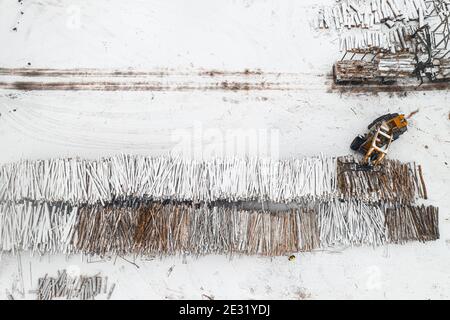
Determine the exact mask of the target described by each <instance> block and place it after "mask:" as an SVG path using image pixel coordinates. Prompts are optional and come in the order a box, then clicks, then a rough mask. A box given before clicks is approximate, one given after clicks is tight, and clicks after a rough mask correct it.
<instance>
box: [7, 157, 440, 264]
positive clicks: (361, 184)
mask: <svg viewBox="0 0 450 320" xmlns="http://www.w3.org/2000/svg"><path fill="white" fill-rule="evenodd" d="M354 161H355V160H354V159H353V158H352V157H341V158H308V159H290V160H277V161H274V160H268V159H222V160H213V161H193V160H190V161H189V160H181V159H176V158H171V157H156V158H148V157H137V156H125V155H122V156H117V157H111V158H106V159H100V160H96V161H87V160H77V159H57V160H49V161H36V162H29V161H22V162H20V163H16V164H8V165H4V166H3V167H2V168H1V170H0V173H1V174H0V191H1V192H0V196H1V199H0V251H2V252H13V253H15V252H17V251H21V250H29V251H31V252H36V253H40V254H45V253H65V254H73V253H83V254H88V255H100V256H106V255H111V254H114V255H125V254H135V255H167V254H168V255H173V254H191V255H195V256H198V255H203V254H210V253H216V254H227V255H233V254H259V255H269V256H273V255H283V254H290V253H292V252H298V251H311V250H314V249H317V248H327V247H333V246H355V245H371V246H377V245H382V244H384V243H390V242H394V243H401V242H403V241H412V240H420V241H429V240H434V239H437V238H438V236H439V234H438V231H437V230H438V229H437V228H438V225H437V223H438V219H437V215H438V212H437V208H434V207H424V206H421V207H418V206H415V205H414V202H415V200H416V199H419V198H425V199H426V198H427V194H426V189H425V184H424V179H423V176H422V170H421V167H420V166H416V165H415V164H412V163H409V164H404V163H400V162H398V161H392V160H387V161H386V162H385V164H384V165H383V166H382V169H381V170H377V171H375V172H361V171H351V170H350V171H349V170H347V167H346V165H345V163H346V162H354ZM47 197H48V199H47ZM255 200H256V201H258V202H260V201H262V202H264V201H269V202H271V203H275V204H278V205H285V206H286V207H285V209H282V210H279V209H278V210H272V209H267V208H266V209H265V208H264V205H263V206H262V208H260V209H249V208H248V206H247V207H246V206H244V204H245V203H247V202H248V201H255Z"/></svg>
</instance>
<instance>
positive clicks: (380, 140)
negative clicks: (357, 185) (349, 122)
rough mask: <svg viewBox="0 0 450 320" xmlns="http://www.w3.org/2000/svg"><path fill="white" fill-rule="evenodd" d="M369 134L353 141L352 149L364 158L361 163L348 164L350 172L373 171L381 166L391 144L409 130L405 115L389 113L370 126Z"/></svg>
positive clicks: (359, 136)
mask: <svg viewBox="0 0 450 320" xmlns="http://www.w3.org/2000/svg"><path fill="white" fill-rule="evenodd" d="M367 128H368V132H367V133H366V134H364V135H358V136H357V137H356V138H355V139H353V141H352V143H351V145H350V148H351V149H352V150H353V151H356V152H358V153H361V154H362V155H363V156H364V157H363V159H362V161H361V163H359V164H357V163H347V165H349V167H348V170H352V171H372V170H374V169H375V168H376V167H377V166H378V165H379V164H381V163H382V162H383V160H384V158H385V157H386V154H387V153H388V151H389V147H390V145H391V143H392V142H393V141H395V140H397V139H398V138H399V137H400V136H401V135H402V134H403V133H405V132H406V130H407V128H408V121H407V119H406V117H405V115H403V114H398V113H389V114H385V115H383V116H381V117H378V118H377V119H375V120H374V121H373V122H372V123H371V124H369V126H368V127H367Z"/></svg>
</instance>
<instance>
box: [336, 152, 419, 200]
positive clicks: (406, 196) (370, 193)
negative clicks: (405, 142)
mask: <svg viewBox="0 0 450 320" xmlns="http://www.w3.org/2000/svg"><path fill="white" fill-rule="evenodd" d="M353 162H354V159H353V158H352V157H340V158H338V159H337V185H338V188H339V194H340V195H341V196H342V197H345V198H349V197H351V198H357V199H361V200H374V201H376V200H383V201H389V200H394V201H396V202H402V203H411V202H414V201H415V199H416V198H422V199H427V191H426V187H425V182H424V178H423V174H422V167H421V166H420V165H416V164H415V163H401V162H400V161H396V160H389V161H385V162H384V163H383V166H381V167H379V168H378V170H371V171H364V170H362V171H355V170H349V169H348V166H347V164H348V163H350V164H352V163H353Z"/></svg>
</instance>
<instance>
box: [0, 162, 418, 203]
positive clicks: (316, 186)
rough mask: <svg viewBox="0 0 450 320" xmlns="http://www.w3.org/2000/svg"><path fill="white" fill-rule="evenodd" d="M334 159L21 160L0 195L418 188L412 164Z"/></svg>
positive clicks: (2, 175)
mask: <svg viewBox="0 0 450 320" xmlns="http://www.w3.org/2000/svg"><path fill="white" fill-rule="evenodd" d="M347 160H348V159H347ZM350 160H351V161H354V159H350ZM338 162H339V161H338V158H333V157H329V158H327V157H316V158H303V159H287V160H271V159H264V158H230V159H215V160H211V161H206V160H202V161H196V160H186V159H181V158H174V157H170V156H161V157H144V156H130V155H119V156H113V157H110V158H103V159H99V160H92V161H90V160H80V159H51V160H42V161H21V162H17V163H12V164H6V165H3V166H1V167H0V201H16V202H17V201H22V200H24V199H27V200H33V201H49V202H68V203H72V204H80V203H90V204H94V203H98V202H100V203H104V204H105V203H109V202H112V201H114V200H116V199H126V198H129V197H135V198H149V199H152V200H157V201H164V200H170V201H194V202H212V201H219V200H224V201H229V202H234V201H241V200H245V201H249V200H256V201H273V202H296V201H300V200H302V199H304V198H324V197H336V196H340V195H341V194H342V195H344V196H353V195H354V196H356V197H361V196H364V197H365V196H366V194H368V195H369V198H370V199H371V200H374V201H376V200H396V199H398V198H399V197H406V198H407V199H409V200H411V199H412V198H414V197H415V196H416V195H417V193H416V191H417V190H419V189H420V188H421V187H420V185H419V184H420V181H418V180H417V179H416V176H417V173H416V168H415V167H414V166H413V165H412V164H400V163H399V162H397V161H392V160H389V161H386V165H385V166H384V171H383V172H384V175H383V176H381V177H377V176H375V175H369V174H358V173H348V172H345V173H344V174H343V175H342V174H341V173H342V170H340V167H339V166H338V164H339V163H338ZM399 177H400V178H401V181H399V180H398V178H399ZM338 178H339V188H338V184H337V181H338ZM368 183H369V185H367V184H368ZM349 186H350V188H349ZM368 191H369V192H368ZM418 196H420V194H419V195H418Z"/></svg>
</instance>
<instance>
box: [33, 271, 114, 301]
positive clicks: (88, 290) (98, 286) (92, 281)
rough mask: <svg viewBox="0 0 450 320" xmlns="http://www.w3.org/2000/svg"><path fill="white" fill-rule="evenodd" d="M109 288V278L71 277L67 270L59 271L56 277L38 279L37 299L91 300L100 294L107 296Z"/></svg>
mask: <svg viewBox="0 0 450 320" xmlns="http://www.w3.org/2000/svg"><path fill="white" fill-rule="evenodd" d="M107 287H108V277H102V276H100V275H95V276H83V275H79V276H76V277H71V276H70V275H69V274H68V273H67V271H66V270H62V271H58V273H57V276H56V277H48V276H47V275H45V276H44V277H43V278H39V279H38V290H37V299H38V300H52V299H58V298H65V299H67V300H71V299H79V300H91V299H94V298H95V297H96V296H97V295H99V294H102V293H103V294H106V293H107ZM111 288H112V289H114V287H111ZM110 290H111V289H110Z"/></svg>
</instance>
